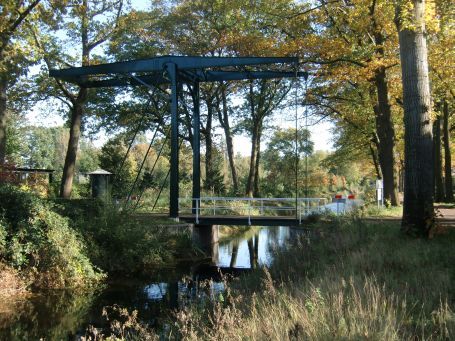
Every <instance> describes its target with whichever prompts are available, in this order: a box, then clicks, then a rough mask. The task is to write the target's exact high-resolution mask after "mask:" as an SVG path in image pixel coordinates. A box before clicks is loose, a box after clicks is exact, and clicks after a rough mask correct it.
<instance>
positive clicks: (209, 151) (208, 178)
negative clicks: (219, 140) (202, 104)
mask: <svg viewBox="0 0 455 341" xmlns="http://www.w3.org/2000/svg"><path fill="white" fill-rule="evenodd" d="M206 103H207V123H206V126H205V130H204V136H205V183H204V188H205V189H206V190H208V191H210V190H211V189H212V187H213V140H212V120H213V103H212V99H211V98H208V99H207V101H206Z"/></svg>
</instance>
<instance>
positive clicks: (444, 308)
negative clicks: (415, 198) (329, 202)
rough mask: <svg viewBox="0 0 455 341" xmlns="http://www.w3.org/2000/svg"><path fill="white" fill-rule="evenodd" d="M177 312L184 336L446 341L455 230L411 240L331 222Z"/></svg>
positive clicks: (378, 225)
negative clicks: (215, 296) (267, 264)
mask: <svg viewBox="0 0 455 341" xmlns="http://www.w3.org/2000/svg"><path fill="white" fill-rule="evenodd" d="M310 235H311V237H309V238H308V239H307V238H301V239H299V241H298V242H296V243H295V244H294V245H293V246H291V247H289V249H287V250H285V251H280V252H278V253H277V254H276V257H275V260H274V263H273V265H272V266H271V268H270V269H269V270H267V269H265V268H263V269H260V270H257V271H254V272H253V273H251V274H249V275H246V276H245V277H242V278H239V279H234V280H232V281H229V282H228V283H227V286H228V287H229V289H228V290H226V292H225V294H224V295H225V297H224V298H223V299H222V300H221V301H220V300H216V301H214V302H208V301H207V300H205V301H203V302H199V304H193V305H191V306H189V307H186V308H184V309H183V310H181V311H179V312H177V313H176V315H175V318H176V321H177V322H175V321H173V323H169V325H168V327H170V329H166V328H165V329H164V330H166V332H165V334H166V337H169V338H171V339H173V338H175V339H180V338H181V339H186V340H199V339H206V340H244V339H251V340H263V339H269V340H329V339H330V340H352V339H370V340H416V339H418V340H429V339H432V340H448V339H451V338H453V337H454V336H455V315H454V311H455V304H454V302H455V300H454V299H455V268H454V267H453V264H455V255H454V253H453V252H452V251H453V245H454V242H455V231H454V230H447V231H445V232H444V235H440V236H436V237H435V238H434V239H433V240H431V241H427V240H423V239H411V238H409V237H405V236H403V235H402V234H400V232H399V223H398V222H395V221H387V222H377V221H374V222H372V221H364V220H361V219H358V218H351V219H335V220H333V221H331V222H330V223H329V224H324V226H320V225H319V226H318V225H317V226H314V227H312V231H311V234H310Z"/></svg>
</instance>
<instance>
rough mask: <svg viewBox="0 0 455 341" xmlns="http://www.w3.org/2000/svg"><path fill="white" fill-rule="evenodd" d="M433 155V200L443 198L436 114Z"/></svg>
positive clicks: (438, 123)
mask: <svg viewBox="0 0 455 341" xmlns="http://www.w3.org/2000/svg"><path fill="white" fill-rule="evenodd" d="M433 156H434V184H435V191H434V195H435V200H436V201H438V202H440V201H443V200H444V186H443V181H442V155H441V117H440V116H438V117H437V118H436V120H435V121H434V123H433Z"/></svg>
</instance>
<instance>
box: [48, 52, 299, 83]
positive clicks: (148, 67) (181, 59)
mask: <svg viewBox="0 0 455 341" xmlns="http://www.w3.org/2000/svg"><path fill="white" fill-rule="evenodd" d="M170 63H172V64H175V65H177V66H178V68H179V70H191V69H193V70H196V69H207V68H214V67H215V68H217V67H218V68H219V67H236V66H248V65H269V64H292V63H294V64H295V63H298V58H295V57H192V56H161V57H155V58H150V59H137V60H130V61H125V62H116V63H109V64H99V65H91V66H84V67H73V68H68V69H62V70H50V71H49V75H50V76H51V77H56V78H60V79H64V80H67V81H70V82H76V83H77V80H78V79H79V80H83V78H84V77H86V76H94V75H112V74H126V73H132V72H156V71H158V72H162V71H163V69H164V68H165V66H166V65H167V64H170Z"/></svg>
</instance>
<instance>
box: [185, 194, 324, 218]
mask: <svg viewBox="0 0 455 341" xmlns="http://www.w3.org/2000/svg"><path fill="white" fill-rule="evenodd" d="M326 205H327V199H326V198H298V199H296V198H231V197H203V198H180V199H179V212H180V214H194V215H195V218H196V223H198V222H199V218H200V217H207V216H244V217H247V218H248V222H249V223H250V224H251V217H292V216H294V217H296V218H297V219H299V222H301V221H302V218H304V217H305V216H308V215H310V214H311V213H314V212H322V211H324V210H325V207H326Z"/></svg>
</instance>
